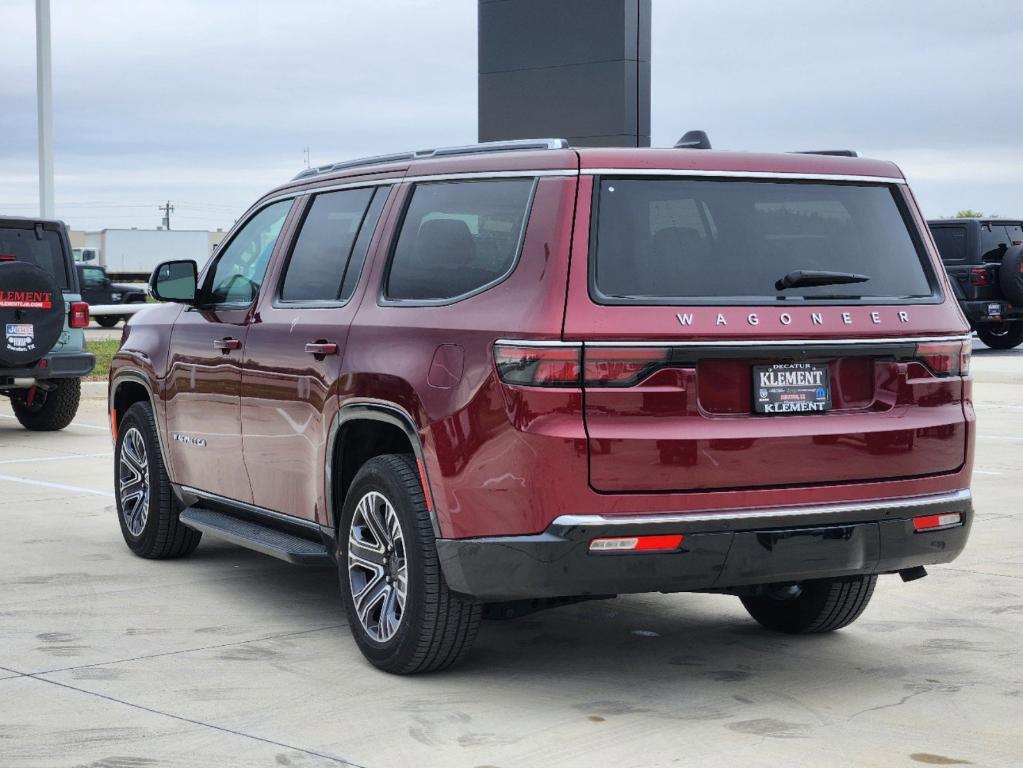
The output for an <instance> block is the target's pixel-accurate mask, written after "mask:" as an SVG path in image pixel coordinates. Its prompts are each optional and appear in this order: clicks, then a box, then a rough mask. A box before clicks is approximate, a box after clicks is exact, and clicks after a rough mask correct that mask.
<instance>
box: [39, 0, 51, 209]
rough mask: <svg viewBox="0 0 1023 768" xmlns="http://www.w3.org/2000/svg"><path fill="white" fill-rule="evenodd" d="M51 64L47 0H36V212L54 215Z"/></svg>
mask: <svg viewBox="0 0 1023 768" xmlns="http://www.w3.org/2000/svg"><path fill="white" fill-rule="evenodd" d="M51 81H52V72H51V68H50V0H36V98H37V100H38V103H39V116H38V123H39V215H40V216H41V217H43V218H45V219H52V218H53V217H54V205H53V88H52V83H51Z"/></svg>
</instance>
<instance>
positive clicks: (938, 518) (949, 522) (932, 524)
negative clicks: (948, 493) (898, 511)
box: [913, 512, 963, 532]
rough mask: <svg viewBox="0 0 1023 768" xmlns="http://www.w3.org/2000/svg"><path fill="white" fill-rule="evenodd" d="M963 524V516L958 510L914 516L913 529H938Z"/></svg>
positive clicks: (918, 530)
mask: <svg viewBox="0 0 1023 768" xmlns="http://www.w3.org/2000/svg"><path fill="white" fill-rule="evenodd" d="M962 524H963V516H962V515H961V514H959V513H958V512H946V513H945V514H942V515H921V516H920V517H914V518H913V529H914V530H915V531H917V532H920V531H937V530H941V529H942V528H953V527H955V526H957V525H962Z"/></svg>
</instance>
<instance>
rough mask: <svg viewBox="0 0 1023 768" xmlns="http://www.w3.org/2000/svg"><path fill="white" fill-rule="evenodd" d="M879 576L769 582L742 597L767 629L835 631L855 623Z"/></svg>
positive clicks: (796, 632) (755, 617) (806, 631)
mask: <svg viewBox="0 0 1023 768" xmlns="http://www.w3.org/2000/svg"><path fill="white" fill-rule="evenodd" d="M875 584H877V576H850V577H847V578H841V579H820V580H818V581H806V582H803V583H802V584H791V585H768V586H765V587H763V588H762V589H761V590H760V592H759V593H758V594H756V595H747V596H745V597H743V598H742V604H743V606H744V607H745V608H746V610H747V611H749V614H750V616H752V617H753V618H754V619H756V620H757V621H758V622H760V623H761V624H762V625H763V626H765V627H767V628H768V629H773V630H775V631H776V632H785V633H787V634H790V635H803V634H813V633H817V632H832V631H834V630H836V629H841V628H842V627H846V626H848V625H849V624H852V623H853V622H854V621H856V619H857V618H859V615H860V614H861V613H863V610H864V609H865V608H866V607H867V603H869V602H870V597H871V595H873V594H874V585H875Z"/></svg>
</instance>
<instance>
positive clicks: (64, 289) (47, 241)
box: [0, 216, 96, 431]
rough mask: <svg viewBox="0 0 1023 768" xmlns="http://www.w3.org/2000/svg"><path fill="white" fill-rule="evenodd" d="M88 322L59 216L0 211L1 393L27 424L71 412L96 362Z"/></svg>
mask: <svg viewBox="0 0 1023 768" xmlns="http://www.w3.org/2000/svg"><path fill="white" fill-rule="evenodd" d="M88 324H89V305H88V304H86V303H85V302H84V301H82V296H81V294H80V292H79V287H78V275H77V273H76V272H75V268H74V262H73V260H72V257H71V242H70V240H69V239H68V235H67V227H65V226H64V224H63V222H60V221H50V220H46V219H22V218H11V217H6V216H0V327H2V328H3V330H4V336H3V337H2V341H0V395H5V396H6V397H8V398H9V399H10V401H11V408H12V409H13V411H14V415H15V416H16V417H17V419H18V421H19V422H21V424H22V426H24V427H25V428H26V429H32V430H42V431H49V430H56V429H63V428H64V427H66V426H67V425H68V424H70V423H71V421H72V420H73V419H74V417H75V413H77V411H78V400H79V397H80V394H81V377H82V376H86V375H88V374H89V373H90V372H91V371H92V369H93V366H94V365H95V362H96V360H95V357H94V356H93V355H92V354H91V353H89V352H88V351H87V350H86V345H85V334H84V333H83V332H82V329H83V328H85V327H86V326H88Z"/></svg>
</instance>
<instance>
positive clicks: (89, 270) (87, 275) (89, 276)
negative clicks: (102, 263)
mask: <svg viewBox="0 0 1023 768" xmlns="http://www.w3.org/2000/svg"><path fill="white" fill-rule="evenodd" d="M81 274H82V287H83V288H102V287H103V286H104V285H105V284H106V275H105V274H104V273H103V270H102V269H96V268H95V267H85V268H84V269H83V270H82V273H81Z"/></svg>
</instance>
